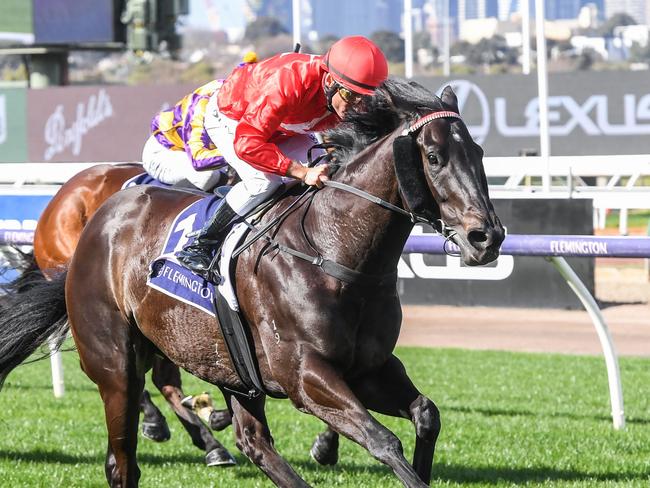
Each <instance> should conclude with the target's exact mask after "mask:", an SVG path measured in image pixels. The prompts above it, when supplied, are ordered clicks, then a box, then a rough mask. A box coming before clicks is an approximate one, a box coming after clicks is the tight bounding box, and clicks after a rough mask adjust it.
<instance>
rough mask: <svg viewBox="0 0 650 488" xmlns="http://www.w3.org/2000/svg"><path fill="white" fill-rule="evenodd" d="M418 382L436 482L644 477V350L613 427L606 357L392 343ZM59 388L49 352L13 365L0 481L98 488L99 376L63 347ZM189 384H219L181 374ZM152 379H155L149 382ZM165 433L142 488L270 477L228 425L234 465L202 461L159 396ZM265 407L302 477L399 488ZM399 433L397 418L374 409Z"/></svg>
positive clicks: (649, 470)
mask: <svg viewBox="0 0 650 488" xmlns="http://www.w3.org/2000/svg"><path fill="white" fill-rule="evenodd" d="M398 355H399V356H400V358H401V359H402V360H403V361H404V363H405V364H406V367H407V370H408V371H409V373H410V375H411V377H412V378H413V379H414V381H415V384H416V385H418V387H419V388H420V389H421V390H422V391H423V392H425V393H426V394H427V395H428V396H429V397H430V398H431V399H433V401H434V402H436V404H437V405H438V407H439V408H440V410H441V412H442V423H443V431H442V433H441V435H440V439H439V442H438V450H437V453H436V460H435V464H434V475H433V476H434V479H433V483H432V484H433V485H436V486H472V487H474V486H477V487H478V486H486V487H496V486H521V485H525V486H562V487H564V486H566V487H592V486H593V487H614V486H616V487H648V486H650V359H640V358H621V359H620V366H621V375H622V379H623V394H624V397H625V411H626V412H625V413H626V420H627V428H626V430H624V431H614V430H613V428H612V422H611V417H610V413H609V394H608V388H607V374H606V371H605V364H604V360H603V358H601V357H581V356H561V355H546V354H520V353H506V352H477V351H465V350H453V349H418V348H400V349H398ZM64 367H65V386H66V395H65V397H64V398H62V399H55V398H54V397H53V395H52V389H51V375H50V367H49V361H47V360H46V361H41V362H37V363H34V364H28V365H24V366H21V367H20V368H18V369H17V370H15V371H14V372H13V373H12V374H11V375H10V376H9V378H8V380H7V382H6V383H5V385H4V389H3V390H2V392H0V486H1V487H5V486H7V487H9V486H11V487H66V488H69V487H94V486H98V487H101V486H106V481H105V478H104V468H103V463H104V455H105V452H106V444H107V440H106V431H105V424H104V417H103V407H102V403H101V400H100V397H99V395H98V393H97V390H96V388H95V385H94V384H92V383H91V382H90V381H89V380H88V379H87V378H86V376H85V375H84V374H83V373H82V372H81V370H80V369H79V366H78V361H77V357H76V354H75V353H74V352H66V353H64ZM184 381H185V384H184V386H185V390H186V392H191V393H197V392H200V391H203V390H210V391H212V392H213V393H214V394H215V400H217V401H218V403H219V404H220V405H223V400H222V399H221V398H220V397H219V395H218V393H216V389H214V388H212V387H210V386H209V385H206V384H205V383H202V382H200V381H199V380H196V379H195V378H193V377H190V376H189V375H185V376H184ZM148 387H151V384H150V383H149V382H148ZM152 395H153V399H154V401H155V402H156V403H157V404H158V405H159V407H160V408H161V410H162V411H163V413H164V414H165V416H166V417H167V419H168V421H169V425H170V428H171V431H172V439H171V440H170V441H169V442H167V443H163V444H154V443H152V442H151V441H148V440H146V439H144V438H142V437H141V438H140V440H139V443H138V460H139V465H140V469H141V470H142V478H141V480H140V481H141V486H143V487H179V488H180V487H184V488H185V487H258V486H260V487H266V486H272V484H271V483H270V481H268V479H267V478H266V477H265V476H264V475H263V474H262V473H261V472H260V471H259V470H258V469H257V468H256V467H255V466H253V465H252V464H251V463H250V462H249V461H248V460H246V459H245V458H244V457H243V456H242V455H241V453H239V451H238V450H237V449H236V447H235V445H234V440H233V434H232V429H231V428H228V429H227V430H225V431H224V432H221V433H218V438H219V439H220V440H221V441H222V442H223V443H224V444H225V445H226V447H227V448H228V449H230V450H231V452H232V453H233V454H234V455H235V457H236V458H237V461H238V463H239V465H238V466H237V467H235V468H228V469H220V468H207V467H205V466H204V464H203V453H202V452H201V451H199V450H198V449H196V448H195V447H193V446H192V445H191V443H190V442H189V437H188V436H187V435H186V434H185V432H184V431H183V430H182V427H181V426H180V423H179V422H178V421H177V420H176V419H175V418H174V417H173V414H172V412H171V410H170V409H169V408H168V407H167V405H166V404H165V403H164V401H163V400H162V397H161V396H160V394H158V393H157V392H155V393H154V392H152ZM267 414H268V418H269V422H270V424H271V431H272V433H273V435H274V438H275V441H276V447H277V449H278V451H279V452H280V453H281V454H283V455H284V456H285V458H286V459H287V460H288V461H289V462H290V463H291V464H292V465H293V466H294V467H295V468H296V470H297V471H298V472H299V473H300V474H301V475H302V476H303V477H304V478H305V479H306V480H307V482H308V483H310V484H311V485H314V486H320V487H336V486H340V487H372V488H374V487H389V486H390V487H393V486H395V487H396V486H401V484H400V483H399V482H398V481H397V479H396V478H395V477H394V476H393V475H392V473H391V472H390V471H389V470H388V469H387V468H386V467H385V466H383V465H382V464H380V463H379V462H377V461H375V460H374V459H372V458H371V457H370V455H369V454H367V453H366V452H365V451H364V450H362V449H361V448H360V447H359V446H357V445H356V444H353V443H351V442H350V441H347V440H342V441H341V448H340V457H339V464H338V465H337V466H335V467H333V468H322V467H319V466H317V465H316V464H315V463H314V462H313V461H312V460H311V458H310V457H309V454H308V451H309V447H310V446H311V442H312V440H313V439H314V437H315V435H316V434H317V433H318V432H319V431H320V429H321V427H322V425H321V424H320V423H319V421H317V420H315V419H314V418H313V417H311V416H308V415H305V414H301V413H299V412H297V411H296V410H294V409H293V408H292V406H291V405H290V403H289V402H287V401H277V400H271V401H269V402H268V407H267ZM379 418H380V421H381V422H383V423H384V424H385V425H387V426H388V427H389V428H390V429H391V430H392V431H393V432H395V433H396V434H397V435H398V436H399V437H400V438H401V440H402V442H403V444H404V449H405V451H406V453H407V457H408V458H409V459H410V458H411V455H412V452H413V445H414V435H413V428H412V426H411V424H410V423H409V422H407V421H405V420H400V419H392V418H388V417H383V416H379Z"/></svg>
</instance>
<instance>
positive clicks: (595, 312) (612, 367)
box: [546, 256, 625, 430]
mask: <svg viewBox="0 0 650 488" xmlns="http://www.w3.org/2000/svg"><path fill="white" fill-rule="evenodd" d="M546 259H547V260H548V261H550V262H551V263H553V265H554V266H555V268H556V269H557V270H558V271H559V272H560V274H561V275H562V277H563V278H564V279H565V280H566V282H567V283H568V284H569V287H570V288H571V289H572V290H573V292H574V293H575V294H576V296H577V297H578V298H579V299H580V301H581V302H582V305H583V306H584V307H585V310H587V313H588V314H589V317H591V322H592V323H593V324H594V327H595V328H596V333H597V334H598V339H599V340H600V347H602V349H603V355H604V356H605V365H606V366H607V378H608V381H609V399H610V403H611V406H612V421H613V423H614V428H615V429H617V430H620V429H624V428H625V411H624V409H623V386H622V385H621V372H620V369H619V367H618V357H617V355H616V350H615V349H614V341H612V337H611V335H610V334H609V329H608V328H607V323H606V322H605V319H604V318H603V315H602V314H601V313H600V308H598V304H597V303H596V300H594V297H592V296H591V293H589V290H587V288H586V287H585V285H584V284H583V283H582V281H581V280H580V278H579V277H578V275H577V274H576V273H575V271H573V269H572V268H571V266H569V264H568V263H567V262H566V260H565V259H564V258H563V257H561V256H549V257H547V258H546Z"/></svg>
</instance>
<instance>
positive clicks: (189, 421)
mask: <svg viewBox="0 0 650 488" xmlns="http://www.w3.org/2000/svg"><path fill="white" fill-rule="evenodd" d="M151 379H152V380H153V382H154V384H155V385H156V387H157V388H158V389H159V390H160V392H161V393H162V394H163V396H164V397H165V400H167V402H168V403H169V405H170V406H171V407H172V409H173V410H174V413H175V414H176V416H177V417H178V420H179V421H180V422H181V424H183V427H184V428H185V430H186V431H187V433H188V434H189V435H190V437H191V438H192V443H193V444H194V445H195V446H196V447H198V448H199V449H201V450H204V451H205V453H206V455H205V462H206V464H207V465H208V466H232V465H234V464H236V462H235V459H234V458H233V457H232V456H231V454H230V453H229V452H228V450H227V449H226V448H225V447H223V446H222V445H221V443H220V442H219V441H218V440H217V439H215V438H214V436H213V435H212V433H211V432H210V429H208V428H207V427H206V426H205V424H204V423H203V422H201V419H200V418H199V417H198V416H197V415H196V414H195V413H194V412H193V411H192V410H190V409H188V408H185V407H184V406H183V405H181V400H182V399H183V397H184V395H183V390H182V388H181V373H180V370H179V369H178V366H176V365H175V364H174V363H172V362H171V361H170V360H169V359H167V358H161V357H158V356H156V357H155V358H154V362H153V370H152V374H151ZM228 417H230V413H228Z"/></svg>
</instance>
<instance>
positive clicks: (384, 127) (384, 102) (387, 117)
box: [324, 78, 443, 163]
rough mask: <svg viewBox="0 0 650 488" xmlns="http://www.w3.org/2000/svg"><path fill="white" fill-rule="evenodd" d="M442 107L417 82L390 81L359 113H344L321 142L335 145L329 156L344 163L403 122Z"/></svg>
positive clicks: (392, 79)
mask: <svg viewBox="0 0 650 488" xmlns="http://www.w3.org/2000/svg"><path fill="white" fill-rule="evenodd" d="M442 108H443V104H442V101H441V100H440V98H438V97H437V96H436V95H435V94H433V93H432V92H430V91H429V90H427V89H426V88H425V87H423V86H422V85H420V84H419V83H416V82H414V81H411V82H408V81H406V80H402V79H398V78H391V79H388V80H386V81H385V82H384V83H383V84H382V86H381V87H380V88H378V89H377V91H376V92H375V94H374V95H373V96H372V97H368V98H367V99H366V100H365V102H364V106H363V110H358V111H357V110H350V111H348V113H347V114H346V116H345V119H344V120H343V122H342V123H341V124H340V125H339V126H338V127H336V128H335V129H330V130H328V131H327V132H326V133H325V134H324V139H325V140H326V141H327V142H331V143H333V144H337V145H338V146H339V147H336V148H335V149H334V152H333V156H334V157H335V158H336V160H337V162H339V163H345V162H347V161H349V160H350V158H351V157H352V156H354V155H355V154H357V153H358V152H359V151H361V150H362V149H365V148H366V147H368V146H369V145H370V144H372V143H373V142H375V141H377V140H378V139H380V138H382V137H383V136H385V135H386V134H390V133H391V132H393V131H394V130H395V129H397V128H398V127H399V126H400V125H401V124H402V123H403V122H404V121H405V120H408V119H413V118H416V117H417V116H418V114H420V113H422V112H430V111H432V110H440V109H442Z"/></svg>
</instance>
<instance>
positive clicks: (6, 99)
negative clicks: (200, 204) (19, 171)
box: [0, 88, 27, 163]
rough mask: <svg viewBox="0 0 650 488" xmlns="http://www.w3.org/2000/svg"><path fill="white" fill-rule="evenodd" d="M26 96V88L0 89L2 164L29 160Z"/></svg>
mask: <svg viewBox="0 0 650 488" xmlns="http://www.w3.org/2000/svg"><path fill="white" fill-rule="evenodd" d="M26 94H27V90H26V89H24V88H0V163H19V162H23V161H25V160H26V159H27V125H26V118H25V107H26V98H27V97H26Z"/></svg>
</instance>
